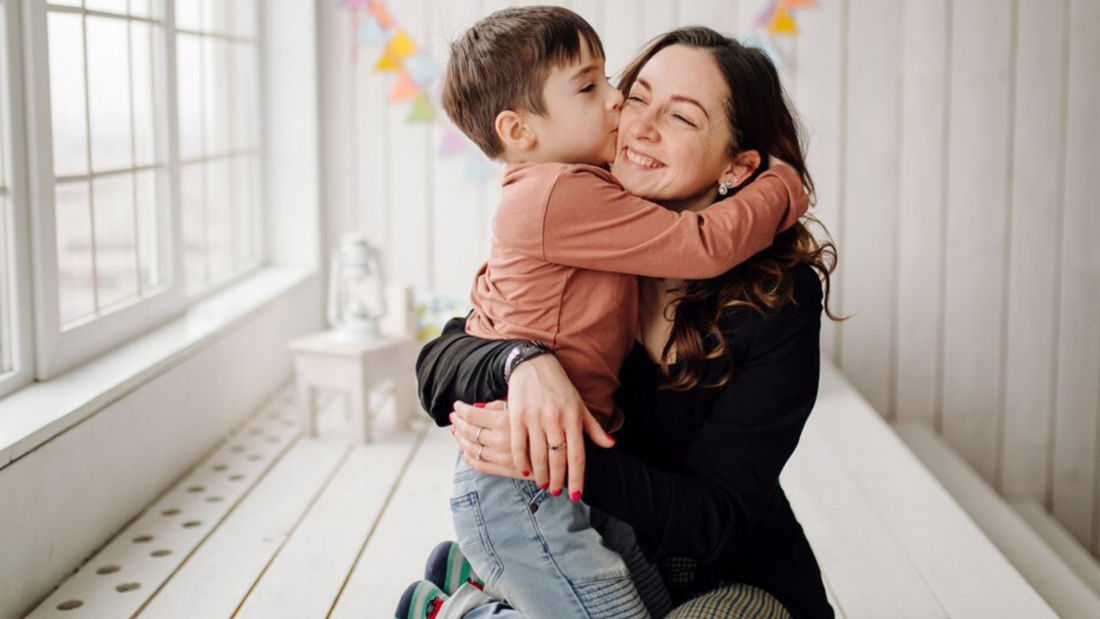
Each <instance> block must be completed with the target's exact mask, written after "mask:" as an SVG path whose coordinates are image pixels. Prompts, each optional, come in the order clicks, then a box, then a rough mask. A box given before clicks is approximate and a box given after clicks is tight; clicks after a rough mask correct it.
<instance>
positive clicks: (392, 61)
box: [374, 49, 401, 71]
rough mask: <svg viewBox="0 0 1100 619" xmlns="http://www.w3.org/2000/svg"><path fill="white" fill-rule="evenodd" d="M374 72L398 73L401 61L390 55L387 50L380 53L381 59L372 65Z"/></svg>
mask: <svg viewBox="0 0 1100 619" xmlns="http://www.w3.org/2000/svg"><path fill="white" fill-rule="evenodd" d="M374 70H375V71H400V70H401V61H400V60H398V59H396V58H394V57H393V56H392V55H390V52H389V50H388V49H387V50H386V51H384V52H382V57H381V58H379V59H378V63H377V64H375V65H374Z"/></svg>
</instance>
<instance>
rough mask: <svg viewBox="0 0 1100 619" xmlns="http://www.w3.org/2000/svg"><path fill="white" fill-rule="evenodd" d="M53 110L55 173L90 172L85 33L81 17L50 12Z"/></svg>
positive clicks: (61, 174)
mask: <svg viewBox="0 0 1100 619" xmlns="http://www.w3.org/2000/svg"><path fill="white" fill-rule="evenodd" d="M49 40H50V43H49V46H50V111H51V116H52V117H53V161H54V173H55V174H57V175H58V176H64V175H69V174H86V173H87V172H88V153H87V147H88V135H87V126H86V125H85V115H84V114H85V105H84V31H83V25H82V24H81V17H80V16H79V15H70V14H67V13H50V15H49Z"/></svg>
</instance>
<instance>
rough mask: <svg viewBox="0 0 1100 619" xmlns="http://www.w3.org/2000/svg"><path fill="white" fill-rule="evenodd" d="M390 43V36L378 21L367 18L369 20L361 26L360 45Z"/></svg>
mask: <svg viewBox="0 0 1100 619" xmlns="http://www.w3.org/2000/svg"><path fill="white" fill-rule="evenodd" d="M387 41H389V35H388V34H386V31H385V30H383V29H382V26H381V24H379V23H378V20H377V19H375V18H373V17H367V20H366V21H365V22H363V23H362V24H361V25H360V26H359V44H360V45H385V44H386V42H387Z"/></svg>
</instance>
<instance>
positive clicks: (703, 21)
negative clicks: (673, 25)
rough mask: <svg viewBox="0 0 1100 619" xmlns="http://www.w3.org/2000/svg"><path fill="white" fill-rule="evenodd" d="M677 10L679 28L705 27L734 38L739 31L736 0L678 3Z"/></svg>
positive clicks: (696, 0) (703, 0)
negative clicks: (678, 10)
mask: <svg viewBox="0 0 1100 619" xmlns="http://www.w3.org/2000/svg"><path fill="white" fill-rule="evenodd" d="M679 9H680V14H679V16H678V18H679V22H680V23H679V25H681V26H707V27H708V28H712V29H714V30H717V31H718V32H721V33H722V34H725V35H729V36H736V35H737V32H738V30H739V26H738V21H739V18H740V15H739V8H738V2H737V0H694V1H693V2H680V3H679Z"/></svg>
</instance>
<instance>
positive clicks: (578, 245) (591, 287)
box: [466, 163, 808, 431]
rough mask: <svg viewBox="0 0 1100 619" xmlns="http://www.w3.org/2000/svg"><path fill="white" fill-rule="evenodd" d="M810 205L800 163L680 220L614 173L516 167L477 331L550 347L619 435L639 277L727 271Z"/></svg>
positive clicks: (471, 325)
mask: <svg viewBox="0 0 1100 619" xmlns="http://www.w3.org/2000/svg"><path fill="white" fill-rule="evenodd" d="M807 207H808V198H807V196H806V193H805V191H804V190H803V187H802V184H801V180H800V178H799V176H798V174H797V173H796V172H795V171H794V170H793V169H791V168H790V167H788V166H779V167H777V168H773V169H770V170H768V171H766V172H764V173H763V174H761V175H760V176H759V177H758V178H757V179H756V180H755V181H753V182H752V183H751V184H749V185H747V186H745V187H744V188H743V189H742V190H741V191H740V192H738V193H737V195H736V196H734V197H731V198H727V199H725V200H722V201H720V202H717V203H716V204H714V205H713V206H711V207H709V208H707V209H706V210H705V211H703V212H700V213H695V212H690V211H686V212H682V213H676V212H673V211H670V210H667V209H665V208H663V207H661V206H659V205H657V204H655V203H653V202H650V201H648V200H645V199H643V198H639V197H637V196H634V195H631V194H630V193H628V192H627V191H626V190H625V189H623V186H622V185H621V184H620V183H619V181H618V180H616V178H615V177H614V176H612V175H611V174H610V173H609V172H607V171H606V170H604V169H602V168H597V167H593V166H588V165H578V164H564V163H525V164H512V165H509V166H508V168H507V170H506V171H505V175H504V181H503V196H502V199H501V203H500V206H499V207H498V209H497V212H496V215H495V216H494V217H493V225H492V230H493V238H492V249H491V252H490V255H489V261H488V262H486V263H485V264H484V265H483V266H482V267H481V269H480V270H479V271H478V274H477V276H476V278H475V280H474V286H473V290H472V292H471V294H470V297H471V301H472V302H473V307H474V310H473V312H472V313H471V314H470V316H469V318H467V320H466V332H467V333H468V334H470V335H473V336H477V337H481V338H486V339H531V340H538V341H540V342H542V343H543V344H546V345H547V346H549V347H550V348H551V349H552V350H553V351H554V354H555V355H556V356H557V358H558V360H559V361H560V362H561V364H562V367H563V368H564V369H565V371H566V373H567V374H568V376H569V378H570V380H571V381H572V382H573V385H574V386H575V387H576V388H577V391H578V392H579V393H580V395H581V397H582V398H583V399H584V402H585V404H586V405H587V406H588V409H589V410H590V411H591V412H592V414H593V415H595V416H596V418H597V419H598V420H599V421H600V423H601V424H603V426H604V428H605V429H608V430H609V431H610V430H614V429H617V428H618V427H619V426H620V425H621V419H618V418H617V416H616V414H615V406H614V402H613V396H614V393H615V390H616V389H617V388H618V386H619V380H618V374H619V368H620V366H621V365H622V363H623V360H624V359H625V358H626V355H627V353H629V352H630V349H631V347H632V346H633V341H634V337H635V334H636V331H637V321H638V277H637V276H639V275H642V276H647V277H669V278H681V279H707V278H711V277H716V276H718V275H721V274H722V273H725V272H726V271H728V270H729V269H731V268H733V267H734V266H736V265H737V264H739V263H741V262H744V261H745V260H747V259H748V258H750V257H752V256H753V255H754V254H756V253H757V252H759V251H761V250H763V249H765V248H767V247H768V246H770V245H771V244H772V240H773V239H774V238H775V235H776V233H777V232H779V231H782V230H785V229H787V228H789V227H790V226H792V225H794V223H795V222H796V221H798V218H799V217H801V216H802V215H803V214H804V213H805V212H806V209H807Z"/></svg>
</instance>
